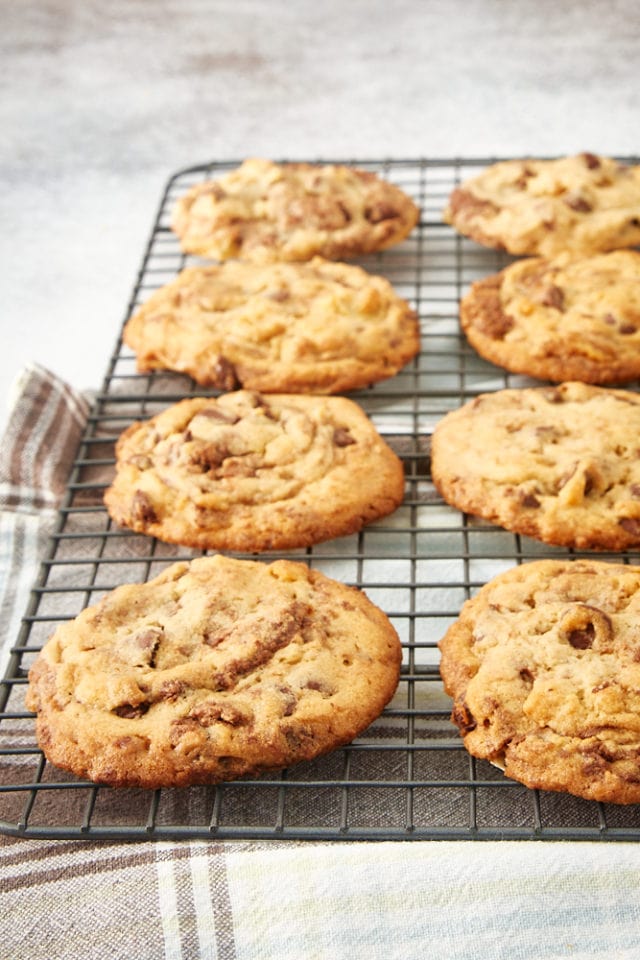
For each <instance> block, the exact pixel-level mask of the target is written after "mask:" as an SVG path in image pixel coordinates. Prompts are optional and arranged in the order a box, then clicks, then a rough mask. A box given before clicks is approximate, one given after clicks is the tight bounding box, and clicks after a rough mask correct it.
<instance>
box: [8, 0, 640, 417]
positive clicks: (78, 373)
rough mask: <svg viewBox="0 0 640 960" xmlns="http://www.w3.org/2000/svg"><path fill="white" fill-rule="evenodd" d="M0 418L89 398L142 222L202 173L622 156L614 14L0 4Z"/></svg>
mask: <svg viewBox="0 0 640 960" xmlns="http://www.w3.org/2000/svg"><path fill="white" fill-rule="evenodd" d="M1 7H2V13H3V30H2V36H1V37H0V44H1V49H2V60H3V64H4V71H3V74H4V76H3V81H2V83H3V86H4V96H3V97H2V98H1V99H0V117H1V122H2V131H3V136H2V139H1V142H0V174H1V177H2V182H3V190H2V194H1V196H0V207H1V218H2V224H3V227H4V229H3V231H2V247H3V249H2V266H3V270H2V274H3V282H2V329H3V334H4V336H3V343H2V350H1V351H0V383H1V384H2V386H1V387H0V392H1V393H2V398H1V399H2V416H3V417H4V416H5V407H6V396H7V395H8V393H9V389H10V384H11V382H12V380H13V379H14V377H15V376H16V375H17V373H18V372H19V370H20V369H21V367H22V366H23V365H24V364H25V363H26V362H28V361H30V360H34V361H37V362H39V363H42V364H44V365H46V366H48V367H49V368H50V369H52V370H53V371H54V372H55V373H56V374H58V375H59V376H61V377H63V378H66V379H67V380H69V382H71V383H72V384H73V385H74V386H76V387H78V388H91V387H98V386H99V385H100V383H101V381H102V377H103V374H104V371H105V369H106V362H107V358H108V356H109V355H110V353H111V352H112V350H113V347H114V344H115V341H116V337H117V334H118V331H119V329H120V324H121V323H122V320H123V318H124V315H125V312H126V309H127V303H128V298H129V294H130V292H131V289H132V286H133V283H134V280H135V277H136V273H137V270H138V267H139V264H140V260H141V256H142V251H143V247H144V244H145V241H146V239H147V236H148V234H149V231H150V227H151V221H152V218H153V216H154V213H155V210H156V206H157V203H158V201H159V198H160V195H161V193H162V190H163V188H164V185H165V183H166V181H167V179H168V178H169V176H170V175H171V174H172V173H173V172H174V171H175V170H177V169H181V168H184V167H187V166H190V165H193V164H196V163H201V162H204V161H208V160H211V159H242V158H243V157H245V156H247V155H263V156H268V157H273V158H278V159H280V158H292V159H322V158H330V159H333V158H340V159H342V158H344V159H349V158H356V159H360V158H364V159H366V158H372V159H376V158H382V157H396V158H397V157H418V156H425V157H449V156H454V155H462V156H469V155H472V156H488V155H518V154H522V153H532V154H558V153H567V152H572V151H577V150H582V149H589V150H593V151H599V152H603V153H612V154H633V153H635V152H637V151H638V141H637V120H638V107H637V103H638V99H637V94H638V78H637V77H638V75H637V50H638V39H639V35H640V18H638V15H637V5H636V4H634V3H633V2H632V0H617V2H616V0H613V2H610V3H608V4H606V5H603V4H601V3H597V2H595V0H587V2H575V0H567V2H565V3H563V4H558V3H557V2H556V0H535V2H529V0H524V2H520V3H517V4H516V3H508V2H506V0H423V2H420V0H396V2H394V3H393V4H389V3H387V2H384V0H349V2H348V3H345V2H344V0H325V2H323V3H315V2H309V0H302V2H294V3H290V2H283V0H270V2H269V3H264V2H262V0H235V2H233V3H227V2H221V0H217V2H211V3H203V2H201V0H155V2H152V0H111V2H107V3H106V4H105V3H104V2H102V0H101V2H100V3H98V2H97V0H66V2H58V3H56V2H53V0H48V2H45V3H43V2H42V0H2V2H1Z"/></svg>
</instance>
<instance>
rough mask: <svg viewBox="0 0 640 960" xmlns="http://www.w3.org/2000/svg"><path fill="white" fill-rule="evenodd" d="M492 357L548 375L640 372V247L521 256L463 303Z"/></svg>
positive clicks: (619, 378) (593, 378) (469, 331)
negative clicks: (571, 255) (575, 256)
mask: <svg viewBox="0 0 640 960" xmlns="http://www.w3.org/2000/svg"><path fill="white" fill-rule="evenodd" d="M460 321H461V324H462V329H463V330H464V332H465V334H466V336H467V339H468V340H469V342H470V343H471V344H472V346H473V347H474V348H475V349H476V350H477V351H478V353H479V354H480V355H481V356H482V357H484V358H485V359H486V360H490V361H492V362H493V363H496V364H498V366H501V367H504V368H505V369H506V370H509V371H511V373H521V374H526V375H528V376H531V377H539V378H540V379H542V380H554V381H556V382H559V381H561V380H582V381H583V382H585V383H623V382H626V381H628V380H633V379H636V378H637V377H639V376H640V253H637V252H636V251H634V250H616V251H613V252H612V253H603V254H596V255H594V256H592V257H584V258H582V259H579V260H570V261H568V262H567V261H565V260H562V259H559V260H554V261H547V260H543V259H540V258H531V259H525V260H519V261H516V263H513V264H511V266H509V267H507V268H506V269H505V270H503V271H502V272H501V273H498V274H495V275H493V276H490V277H486V278H485V279H483V280H478V281H477V282H476V283H474V284H473V285H472V287H471V289H470V291H469V293H468V294H467V296H466V297H464V298H463V300H462V302H461V304H460Z"/></svg>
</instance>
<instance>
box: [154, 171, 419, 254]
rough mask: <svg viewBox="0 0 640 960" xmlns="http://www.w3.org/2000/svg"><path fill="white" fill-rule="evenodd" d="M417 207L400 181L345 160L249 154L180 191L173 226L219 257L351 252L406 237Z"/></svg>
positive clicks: (194, 246) (184, 240) (186, 244)
mask: <svg viewBox="0 0 640 960" xmlns="http://www.w3.org/2000/svg"><path fill="white" fill-rule="evenodd" d="M418 216H419V211H418V208H417V207H416V205H415V203H414V202H413V200H412V199H411V198H410V197H409V196H408V195H407V194H406V193H405V192H404V191H403V190H401V189H400V188H399V187H397V186H395V184H392V183H390V182H388V181H386V180H384V179H382V178H381V177H378V176H377V175H376V174H374V173H371V172H369V171H365V170H360V169H357V168H354V167H348V166H345V165H343V164H324V165H323V164H310V163H283V164H279V163H274V162H273V161H271V160H264V159H260V158H250V159H248V160H245V161H244V163H242V164H241V165H240V166H239V167H237V168H236V169H235V170H231V171H230V172H229V173H226V174H223V175H222V176H221V177H219V178H218V179H216V180H212V181H206V182H204V183H198V184H196V185H195V186H193V187H192V188H191V189H190V190H188V191H187V193H186V194H185V195H184V196H182V197H180V198H179V200H178V202H177V203H176V205H175V208H174V211H173V215H172V222H171V225H172V228H173V230H174V231H175V233H176V234H177V235H178V237H179V239H180V243H181V246H182V249H183V250H184V251H185V252H186V253H193V254H198V255H199V256H202V257H210V258H212V259H214V260H227V259H229V258H235V257H237V258H239V259H241V260H253V261H262V262H271V261H275V260H310V259H311V257H313V256H315V255H316V254H318V255H320V256H323V257H327V258H328V259H330V260H341V259H350V258H352V257H356V256H359V255H360V254H365V253H373V252H375V251H378V250H384V249H386V248H387V247H390V246H392V245H394V244H396V243H399V242H400V241H401V240H403V239H404V238H405V237H406V236H407V235H408V234H409V233H410V232H411V230H412V229H413V228H414V226H415V225H416V223H417V222H418Z"/></svg>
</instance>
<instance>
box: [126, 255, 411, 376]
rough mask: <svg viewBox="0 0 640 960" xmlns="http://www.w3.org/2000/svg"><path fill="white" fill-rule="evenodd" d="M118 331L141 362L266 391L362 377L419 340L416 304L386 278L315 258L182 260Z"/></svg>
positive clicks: (389, 366) (401, 359)
mask: <svg viewBox="0 0 640 960" xmlns="http://www.w3.org/2000/svg"><path fill="white" fill-rule="evenodd" d="M124 340H125V343H126V344H127V345H128V346H129V347H131V349H132V350H133V351H134V352H135V353H136V355H137V362H138V369H139V370H140V371H147V370H157V369H159V370H174V371H178V372H180V373H187V374H189V375H190V376H191V377H193V379H194V380H196V381H197V382H198V383H199V384H201V385H203V386H211V387H215V388H218V389H221V390H232V389H234V388H235V387H238V386H244V387H247V388H248V389H250V390H261V391H264V392H267V393H278V392H284V393H340V392H343V391H346V390H354V389H356V388H359V387H365V386H368V385H369V384H371V383H375V382H376V381H378V380H384V379H386V378H388V377H392V376H394V375H395V374H396V373H397V372H398V371H399V370H400V369H401V368H402V367H403V366H404V365H405V364H406V363H407V362H408V361H409V360H410V359H412V358H413V357H414V356H415V355H416V353H417V352H418V350H419V349H420V338H419V325H418V318H417V316H416V313H415V311H414V310H412V309H411V307H409V305H408V304H407V303H406V302H405V301H404V300H402V299H401V298H400V297H399V296H398V295H397V294H396V293H395V291H394V289H393V287H392V286H391V284H390V283H389V282H388V281H387V280H386V279H384V278H383V277H378V276H372V275H371V274H369V273H367V272H366V271H364V270H362V269H360V268H359V267H355V266H351V265H347V264H343V263H332V262H330V261H328V260H322V259H320V258H316V259H314V260H313V261H311V263H300V264H295V263H289V264H268V265H263V266H258V265H255V264H254V265H252V264H250V263H242V262H239V261H238V262H236V261H231V262H228V263H224V264H221V265H211V266H208V267H191V268H187V269H185V270H183V271H182V272H181V273H180V274H179V276H178V277H177V278H176V279H175V280H174V281H173V282H171V283H169V284H167V285H166V286H164V287H162V288H161V289H160V290H158V291H156V293H154V294H153V295H152V296H151V297H150V299H149V300H148V301H147V302H146V303H145V304H144V305H143V306H142V307H141V308H140V309H139V310H137V311H136V313H135V314H134V315H133V316H132V317H131V319H130V320H129V321H128V323H127V324H126V327H125V330H124Z"/></svg>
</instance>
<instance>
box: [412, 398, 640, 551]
mask: <svg viewBox="0 0 640 960" xmlns="http://www.w3.org/2000/svg"><path fill="white" fill-rule="evenodd" d="M639 436H640V395H638V394H637V393H632V392H630V391H625V390H612V389H607V388H604V387H594V386H589V385H587V384H584V383H576V382H574V383H564V384H560V385H559V386H557V387H537V388H530V389H520V390H516V389H513V390H498V391H496V392H495V393H488V394H481V395H480V396H478V397H476V398H475V399H474V400H471V401H469V402H468V403H466V404H465V405H464V406H463V407H460V408H459V409H458V410H454V411H452V412H451V413H448V414H447V415H446V416H445V417H444V418H443V419H442V420H441V421H440V422H439V423H438V424H437V425H436V429H435V431H434V434H433V437H432V451H431V455H432V463H431V467H432V475H433V482H434V484H435V485H436V487H437V489H438V490H439V491H440V493H441V494H442V496H443V497H444V499H445V500H446V501H447V502H448V503H449V504H451V505H452V506H454V507H457V508H458V509H459V510H463V511H464V512H466V513H470V514H474V515H475V516H477V517H482V518H483V519H485V520H489V521H491V522H492V523H495V524H498V525H499V526H501V527H504V528H505V529H506V530H511V531H513V532H514V533H521V534H525V535H527V536H530V537H534V538H536V539H538V540H542V541H543V542H545V543H548V544H555V545H558V546H565V547H576V548H579V549H590V550H625V549H627V548H629V547H633V546H637V545H638V544H639V543H640V458H639V457H638V437H639Z"/></svg>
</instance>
